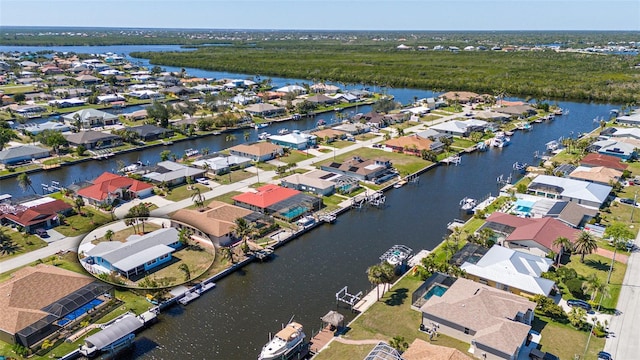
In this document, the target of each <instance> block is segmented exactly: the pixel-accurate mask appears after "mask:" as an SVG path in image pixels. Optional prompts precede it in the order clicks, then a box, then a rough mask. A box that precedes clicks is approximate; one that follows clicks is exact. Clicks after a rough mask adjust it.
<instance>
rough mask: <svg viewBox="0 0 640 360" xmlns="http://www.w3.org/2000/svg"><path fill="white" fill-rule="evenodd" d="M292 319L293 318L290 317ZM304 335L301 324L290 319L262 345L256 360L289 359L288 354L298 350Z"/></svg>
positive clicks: (290, 354)
mask: <svg viewBox="0 0 640 360" xmlns="http://www.w3.org/2000/svg"><path fill="white" fill-rule="evenodd" d="M292 320H293V319H292ZM305 337H306V335H305V334H304V332H303V328H302V325H301V324H299V323H297V322H294V321H290V322H289V324H287V326H285V327H284V328H283V329H282V330H280V331H278V332H277V333H276V335H275V336H274V337H273V338H271V340H269V342H268V343H267V344H266V345H265V346H263V347H262V351H260V356H258V360H274V359H289V358H290V356H292V355H293V354H295V353H296V352H298V351H300V348H301V346H300V345H302V344H303V343H304V338H305Z"/></svg>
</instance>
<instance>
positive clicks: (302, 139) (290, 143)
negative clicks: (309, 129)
mask: <svg viewBox="0 0 640 360" xmlns="http://www.w3.org/2000/svg"><path fill="white" fill-rule="evenodd" d="M268 139H269V141H270V142H272V143H274V144H276V145H280V146H286V147H289V148H292V149H298V150H304V149H306V148H307V147H308V146H309V145H313V144H315V143H316V139H317V136H315V135H312V134H306V133H302V132H300V131H298V130H294V131H293V132H292V133H290V134H286V135H271V136H269V138H268Z"/></svg>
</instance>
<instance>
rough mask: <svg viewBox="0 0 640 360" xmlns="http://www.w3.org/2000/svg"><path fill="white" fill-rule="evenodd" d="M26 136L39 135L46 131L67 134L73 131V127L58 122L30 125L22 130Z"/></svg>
mask: <svg viewBox="0 0 640 360" xmlns="http://www.w3.org/2000/svg"><path fill="white" fill-rule="evenodd" d="M20 130H21V131H22V132H23V133H25V134H32V135H38V134H40V133H41V132H43V131H45V130H52V131H59V132H66V131H69V130H71V126H70V125H67V124H65V123H60V122H57V121H47V122H43V123H41V124H38V123H29V124H28V125H24V127H23V128H21V129H20Z"/></svg>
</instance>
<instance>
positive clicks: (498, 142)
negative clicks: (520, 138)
mask: <svg viewBox="0 0 640 360" xmlns="http://www.w3.org/2000/svg"><path fill="white" fill-rule="evenodd" d="M509 143H511V139H510V138H509V137H508V136H506V133H504V132H502V131H498V132H497V133H496V135H495V137H494V138H493V139H492V140H491V146H493V147H498V148H501V147H505V146H507V145H509Z"/></svg>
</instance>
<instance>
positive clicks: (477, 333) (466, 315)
mask: <svg viewBox="0 0 640 360" xmlns="http://www.w3.org/2000/svg"><path fill="white" fill-rule="evenodd" d="M441 276H442V275H441V274H436V275H434V276H432V277H431V278H430V279H428V280H427V282H430V281H431V282H432V288H431V289H434V288H435V289H438V290H439V291H438V290H436V291H432V290H429V291H428V292H427V293H426V294H425V295H424V296H425V297H426V296H429V298H428V299H427V300H426V302H425V303H424V304H423V305H422V306H421V307H420V311H421V312H422V326H423V327H426V328H434V327H435V330H436V331H437V332H438V333H442V334H445V335H447V336H451V337H453V338H455V339H458V340H460V341H464V342H465V343H469V344H471V347H470V348H469V352H470V353H472V354H473V355H474V356H475V357H477V358H480V359H488V360H496V359H506V360H513V359H517V358H518V356H519V355H520V351H521V350H522V349H523V348H524V347H525V342H526V340H527V336H528V335H529V331H530V330H531V323H532V321H533V317H534V309H535V308H536V303H534V302H532V301H529V300H527V299H525V298H523V297H521V296H518V295H514V294H511V293H508V292H506V291H502V290H499V289H496V288H492V287H489V286H486V285H482V284H479V283H476V282H473V281H471V280H468V279H464V278H458V279H451V280H453V281H454V282H453V284H451V285H450V286H449V287H445V286H443V285H441V284H440V283H438V282H435V280H437V279H438V277H441ZM429 294H431V295H429Z"/></svg>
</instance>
